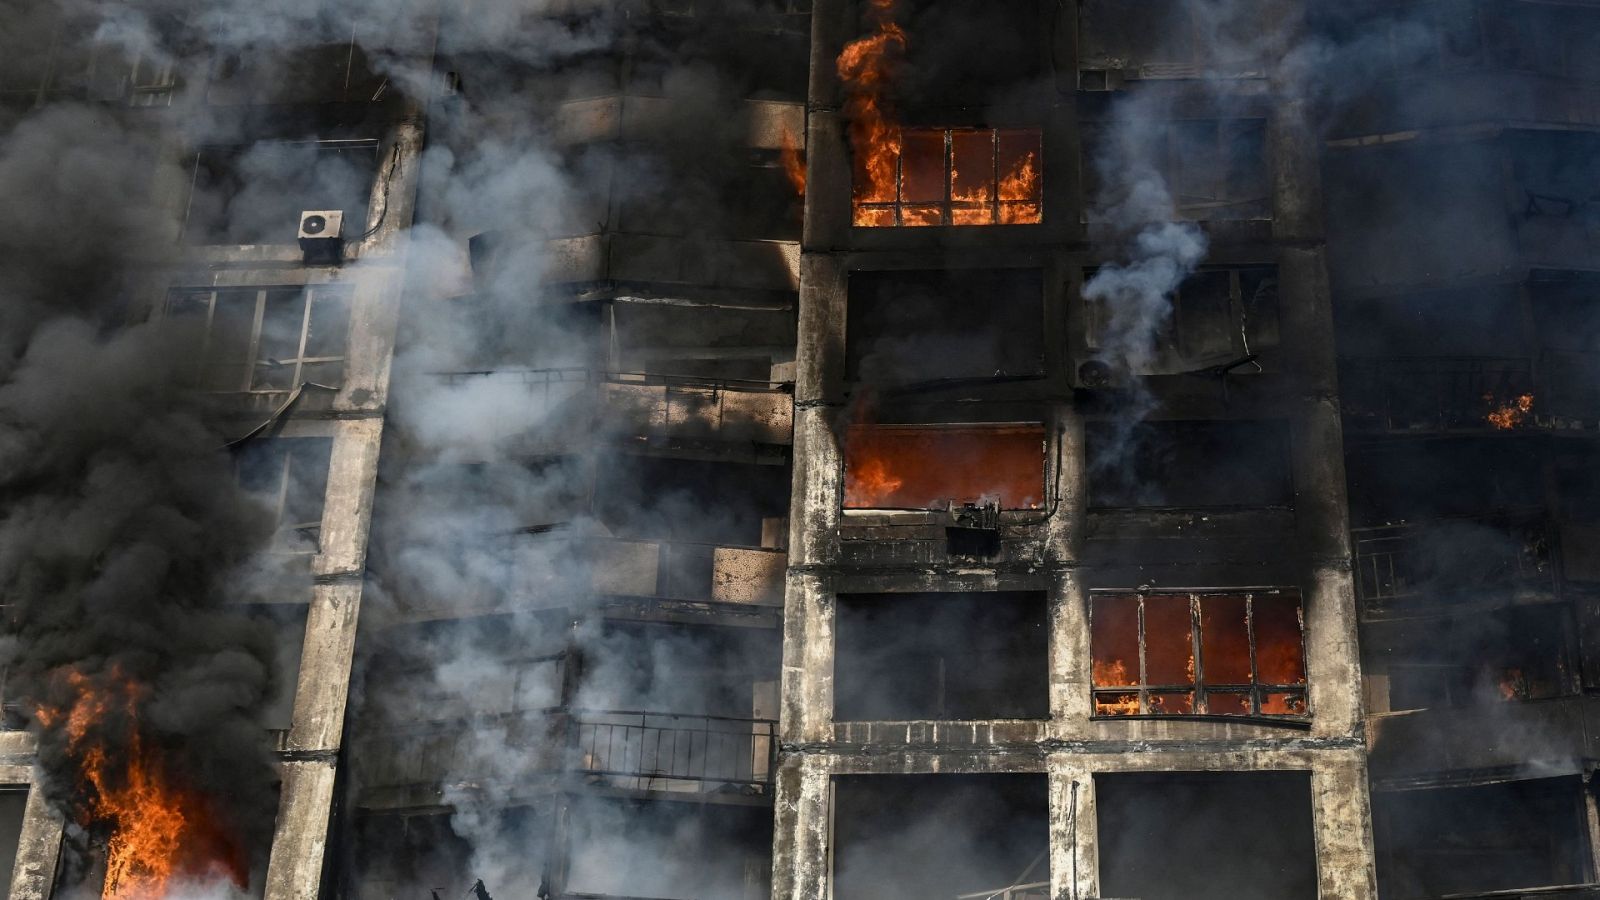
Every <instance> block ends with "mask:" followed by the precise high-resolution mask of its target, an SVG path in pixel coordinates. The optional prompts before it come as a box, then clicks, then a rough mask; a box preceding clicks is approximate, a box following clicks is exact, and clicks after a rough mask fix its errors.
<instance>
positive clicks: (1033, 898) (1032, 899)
mask: <svg viewBox="0 0 1600 900" xmlns="http://www.w3.org/2000/svg"><path fill="white" fill-rule="evenodd" d="M956 900H1050V882H1048V881H1035V882H1033V883H1032V884H1013V885H1009V886H1007V887H1003V888H995V889H994V890H990V891H974V892H973V893H970V894H957V895H956Z"/></svg>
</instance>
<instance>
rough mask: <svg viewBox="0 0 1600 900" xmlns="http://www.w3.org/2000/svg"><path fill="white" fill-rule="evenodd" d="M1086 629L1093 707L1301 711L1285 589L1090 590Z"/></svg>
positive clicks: (1294, 615) (1294, 618)
mask: <svg viewBox="0 0 1600 900" xmlns="http://www.w3.org/2000/svg"><path fill="white" fill-rule="evenodd" d="M1089 633H1090V653H1091V656H1092V657H1093V679H1094V715H1096V716H1139V715H1147V716H1187V715H1213V716H1265V717H1271V718H1304V717H1305V716H1306V715H1308V712H1309V710H1308V709H1307V706H1306V664H1305V639H1304V623H1303V615H1302V610H1301V604H1300V596H1299V595H1298V594H1297V593H1294V592H1292V591H1277V590H1263V591H1247V592H1226V593H1220V592H1219V593H1167V594H1119V593H1100V594H1095V595H1094V596H1093V598H1092V599H1091V603H1090V613H1089Z"/></svg>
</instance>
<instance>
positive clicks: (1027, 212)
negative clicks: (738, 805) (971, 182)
mask: <svg viewBox="0 0 1600 900" xmlns="http://www.w3.org/2000/svg"><path fill="white" fill-rule="evenodd" d="M1038 196H1039V166H1038V156H1037V154H1035V153H1034V152H1033V151H1031V150H1030V151H1028V152H1027V153H1026V154H1024V155H1023V156H1022V158H1021V159H1018V160H1017V162H1016V164H1015V165H1014V166H1012V168H1011V171H1009V172H1007V173H1006V174H1005V175H1003V176H1001V178H1000V224H1002V225H1029V224H1033V223H1036V222H1038V221H1039V203H1038V201H1037V198H1038ZM1021 201H1031V202H1021Z"/></svg>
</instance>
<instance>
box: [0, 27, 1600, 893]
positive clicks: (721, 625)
mask: <svg viewBox="0 0 1600 900" xmlns="http://www.w3.org/2000/svg"><path fill="white" fill-rule="evenodd" d="M335 6H337V4H335ZM1200 6H1205V7H1206V8H1205V9H1203V10H1198V9H1196V8H1193V7H1195V5H1194V4H1185V3H1182V2H1170V3H1169V2H1163V3H1154V4H1152V3H1148V2H1143V0H1141V2H1127V0H1078V2H1076V3H1070V4H1061V3H1052V2H1035V0H1008V2H1004V3H994V2H989V3H980V2H976V0H939V2H937V3H922V2H911V0H902V2H900V3H894V4H885V3H876V2H872V0H860V2H858V0H806V2H800V0H772V2H766V0H762V2H749V3H739V4H733V5H732V6H730V8H726V9H724V8H721V7H716V8H713V6H712V5H711V4H708V3H704V2H701V0H684V2H680V0H649V2H638V3H587V2H578V0H573V2H566V3H559V4H550V5H548V8H546V7H541V8H539V9H534V10H524V9H520V8H519V9H516V10H511V11H508V10H507V9H502V8H500V7H498V6H496V7H495V8H493V9H489V8H484V7H482V6H480V5H475V4H458V5H457V6H456V7H452V8H437V9H435V8H433V7H431V6H428V5H426V4H424V5H421V6H419V7H416V8H412V7H407V8H406V9H405V10H404V12H403V13H402V12H396V11H394V10H388V9H385V10H382V11H381V12H380V11H379V10H376V9H371V8H366V9H364V12H365V14H366V15H365V17H362V16H357V17H356V18H355V19H354V20H351V21H349V22H348V23H346V24H348V25H349V29H350V31H351V33H353V34H354V37H353V38H351V39H349V40H337V41H331V42H320V41H317V42H306V43H307V44H308V45H307V46H298V45H297V46H295V47H293V48H290V49H281V50H280V49H279V48H274V49H272V50H271V51H268V50H259V52H254V53H242V54H241V53H240V52H238V49H237V48H231V49H228V50H227V51H226V52H225V51H223V50H217V51H216V52H211V51H209V50H205V49H199V48H195V47H190V48H189V50H188V54H187V55H178V56H176V57H173V58H168V57H167V56H163V58H162V60H161V61H160V63H159V64H154V63H152V62H151V61H150V60H148V59H143V58H140V57H137V56H134V57H131V58H129V57H126V56H125V55H117V54H111V53H108V52H98V55H97V51H94V50H93V47H94V46H95V41H94V40H93V39H92V38H93V36H95V35H96V34H100V32H97V31H96V28H95V26H94V23H92V22H85V21H70V20H68V19H63V20H62V21H59V22H57V23H56V24H55V25H54V26H52V27H53V28H54V29H55V30H53V31H50V32H49V33H48V34H42V35H41V36H40V39H39V40H37V41H34V42H33V43H34V44H35V45H36V46H37V47H38V48H40V49H39V51H38V52H37V53H36V54H33V55H30V56H29V57H28V58H27V59H25V60H22V61H20V62H18V63H16V64H14V65H13V64H12V63H10V62H7V61H0V73H3V74H4V76H5V79H6V80H5V81H3V82H0V98H3V99H4V101H5V102H6V103H7V104H8V106H7V109H8V110H12V111H13V112H15V115H16V117H18V120H20V119H21V118H23V117H26V116H28V115H37V114H38V113H39V112H40V111H41V110H46V109H49V108H51V107H52V106H63V105H66V106H71V105H83V106H88V107H89V108H94V109H103V110H112V111H114V112H115V115H116V116H118V117H133V118H134V119H135V120H136V121H137V122H139V123H140V124H139V127H140V128H141V129H143V130H145V131H147V132H148V133H151V134H156V135H159V136H160V142H159V143H160V147H161V150H160V155H162V156H163V157H165V158H170V159H175V160H180V161H182V164H181V165H180V166H178V167H177V168H167V169H164V170H163V171H164V172H166V176H165V180H157V181H155V182H154V184H153V186H152V188H151V194H152V196H153V197H154V198H155V200H154V205H155V206H157V207H159V208H161V209H163V210H166V211H167V214H166V215H165V216H164V218H163V221H164V222H165V223H166V225H167V227H168V228H169V230H170V231H171V234H170V235H167V236H166V238H164V240H163V245H164V246H165V245H170V247H171V250H170V252H166V253H163V254H157V255H156V256H155V258H151V259H148V260H143V261H142V262H141V265H140V266H139V267H137V270H136V271H135V272H134V273H132V274H131V275H130V276H128V278H127V282H128V284H129V287H128V288H127V290H126V296H127V297H128V298H129V299H128V303H127V312H126V315H127V317H128V318H129V319H131V320H134V321H145V320H150V319H156V320H160V319H171V320H173V321H174V322H180V323H188V324H189V325H190V326H197V327H198V330H199V332H200V333H201V335H202V343H201V344H200V346H199V347H197V349H196V350H195V354H194V356H195V368H196V370H197V372H196V375H195V377H196V379H197V380H198V385H199V387H200V388H202V389H203V390H204V391H205V392H206V394H207V397H208V401H209V404H210V406H209V408H210V418H211V419H212V420H214V422H215V423H216V424H217V427H218V428H219V429H220V430H221V431H222V432H223V433H224V434H226V435H227V436H228V438H229V440H230V444H229V448H228V453H229V454H230V458H231V459H232V460H233V464H234V466H235V468H236V470H237V472H238V481H239V486H240V488H241V489H242V490H243V491H245V492H246V493H249V494H251V495H254V496H256V497H258V498H260V502H261V503H263V504H265V505H266V506H267V507H269V508H270V509H271V510H272V511H273V514H274V516H275V517H276V518H275V521H276V523H277V526H278V528H277V532H276V535H275V536H274V538H273V539H272V542H271V546H270V547H269V548H266V549H265V551H264V552H263V553H262V554H261V556H262V558H263V559H264V563H263V564H262V565H261V566H260V567H259V568H260V569H261V570H262V573H261V574H260V577H254V578H252V579H250V582H249V588H248V589H247V590H241V591H240V596H239V597H238V598H236V601H237V605H238V607H239V609H240V612H241V614H245V615H249V616H253V617H257V618H261V619H264V620H266V621H270V622H271V623H273V627H275V628H276V629H277V630H278V631H279V632H280V633H281V635H282V650H281V652H280V655H279V663H280V664H279V669H280V671H279V673H278V675H277V680H278V682H279V683H280V684H281V685H282V689H281V690H280V691H279V693H278V696H277V698H276V700H275V702H274V703H273V704H271V705H270V708H269V709H268V710H266V712H265V713H264V714H263V718H264V721H263V723H262V724H263V727H264V729H266V730H267V734H266V735H265V736H264V737H263V741H264V743H270V744H271V745H272V748H273V749H272V753H273V758H274V763H275V765H276V768H277V770H278V772H279V787H278V791H279V801H278V804H279V805H278V809H277V814H276V819H275V823H274V825H273V827H272V829H271V834H272V837H271V841H270V845H269V846H262V847H260V848H257V850H256V851H255V854H254V856H255V860H256V863H257V865H256V869H257V871H255V872H254V873H252V877H251V885H250V890H249V893H250V894H252V895H255V896H261V897H266V898H270V900H290V898H294V900H312V898H322V897H342V898H351V900H355V898H362V900H366V898H373V900H377V898H396V897H409V896H414V897H419V898H420V897H426V896H428V895H429V894H428V892H429V891H435V892H437V894H436V896H440V897H445V896H459V895H461V894H463V893H465V892H469V891H471V890H472V889H473V887H474V885H475V884H476V885H477V886H478V889H479V890H480V891H482V893H480V896H483V895H484V894H490V893H492V895H493V896H496V897H499V898H501V900H504V898H506V897H512V898H518V897H530V898H531V897H561V898H605V897H615V898H688V897H697V898H703V900H711V898H715V900H731V898H739V900H752V898H763V900H764V898H771V900H778V898H785V900H801V898H806V900H819V898H835V900H856V898H883V897H899V896H906V897H910V896H919V897H920V896H950V897H954V898H996V897H1004V898H1008V900H1034V898H1044V897H1048V898H1053V900H1066V898H1070V900H1091V898H1098V897H1144V898H1146V900H1155V898H1162V897H1166V898H1180V897H1181V898H1206V897H1218V898H1222V897H1227V898H1237V897H1262V898H1268V897H1270V898H1274V900H1285V898H1296V897H1305V898H1309V897H1319V898H1341V900H1343V898H1357V900H1360V898H1375V897H1379V896H1382V897H1385V898H1402V900H1404V898H1413V897H1445V896H1450V897H1465V896H1478V895H1489V894H1492V895H1493V896H1518V897H1520V896H1524V895H1526V896H1560V897H1587V896H1600V887H1596V885H1597V884H1600V874H1597V872H1600V869H1597V866H1600V813H1597V811H1596V810H1597V804H1596V799H1595V797H1596V794H1595V792H1594V789H1593V788H1592V787H1591V779H1590V775H1591V773H1592V768H1593V766H1592V762H1593V760H1594V759H1595V758H1596V757H1597V751H1596V750H1595V749H1594V748H1593V747H1592V746H1591V743H1592V738H1591V737H1590V736H1589V732H1590V730H1591V729H1590V728H1589V727H1588V723H1589V722H1590V721H1591V719H1592V717H1593V715H1594V704H1593V697H1592V694H1593V690H1594V689H1595V688H1596V687H1597V686H1600V674H1597V673H1600V657H1596V655H1595V653H1594V647H1593V646H1592V645H1593V644H1594V642H1595V639H1596V634H1595V628H1594V626H1595V623H1596V622H1597V621H1600V618H1597V617H1596V615H1595V610H1594V609H1592V607H1593V606H1594V603H1595V600H1596V597H1595V591H1594V585H1593V582H1594V581H1595V580H1596V578H1600V575H1597V573H1596V571H1595V567H1594V566H1592V565H1590V564H1589V563H1588V562H1587V561H1586V560H1587V557H1588V555H1589V553H1590V550H1591V549H1593V546H1592V545H1593V542H1594V540H1595V539H1596V537H1597V535H1600V531H1597V530H1596V522H1595V513H1594V512H1593V509H1594V503H1593V501H1595V500H1597V499H1600V497H1597V496H1596V490H1595V483H1594V476H1593V475H1592V474H1590V473H1591V472H1592V470H1593V468H1594V464H1595V463H1596V462H1597V461H1600V460H1597V456H1596V453H1595V450H1594V446H1593V440H1594V437H1595V432H1596V429H1597V427H1600V425H1597V421H1600V420H1597V418H1596V415H1595V408H1596V407H1595V401H1596V399H1600V398H1597V397H1596V396H1595V392H1594V391H1593V389H1592V388H1591V387H1590V385H1591V382H1592V379H1593V378H1594V377H1595V376H1596V375H1600V369H1597V367H1596V366H1595V365H1594V364H1593V354H1594V353H1595V352H1596V347H1595V339H1596V338H1595V332H1594V328H1593V326H1592V322H1594V321H1596V319H1595V313H1594V312H1593V311H1592V310H1590V309H1588V308H1587V304H1588V303H1589V302H1592V301H1591V298H1590V296H1589V294H1590V292H1591V291H1592V289H1593V288H1594V287H1596V286H1597V285H1600V282H1597V281H1596V280H1595V276H1594V272H1595V270H1596V269H1597V265H1596V260H1597V257H1596V253H1595V250H1594V247H1593V241H1592V234H1591V233H1590V232H1591V231H1592V228H1591V227H1590V223H1589V219H1588V212H1587V209H1588V207H1589V206H1590V205H1592V199H1593V198H1592V194H1593V190H1594V188H1593V185H1594V182H1595V178H1594V176H1595V175H1596V174H1597V173H1595V172H1594V171H1593V162H1592V157H1594V156H1595V153H1594V151H1595V150H1596V149H1600V145H1596V143H1595V133H1596V128H1597V127H1600V123H1597V122H1595V121H1594V116H1593V115H1592V114H1591V110H1592V108H1593V106H1594V104H1593V102H1592V101H1593V99H1594V97H1593V96H1592V95H1593V94H1594V90H1595V83H1596V79H1597V78H1600V73H1596V72H1595V71H1594V70H1593V64H1592V63H1590V62H1589V61H1588V57H1590V56H1593V54H1592V53H1585V52H1584V51H1585V50H1586V49H1587V48H1588V47H1589V46H1590V45H1592V43H1593V42H1594V41H1596V40H1600V7H1590V6H1588V5H1586V4H1583V3H1576V2H1575V3H1571V4H1566V5H1561V6H1556V5H1550V4H1542V3H1534V2H1522V0H1497V2H1487V0H1484V2H1477V0H1471V2H1469V0H1462V2H1460V3H1446V4H1389V3H1382V2H1373V3H1362V4H1354V5H1351V4H1340V5H1339V8H1338V9H1331V8H1324V7H1325V6H1326V5H1325V4H1315V3H1302V2H1298V0H1261V2H1260V3H1243V2H1240V3H1219V4H1200ZM885 10H887V12H885ZM386 17H392V18H393V19H397V20H401V21H402V22H403V24H404V27H394V28H389V29H386V28H384V27H379V24H378V22H377V20H379V19H384V18H386ZM341 21H343V20H341ZM885 22H888V23H890V24H891V25H892V26H893V28H898V29H900V30H901V37H900V38H894V37H892V36H891V37H890V38H888V39H886V43H888V44H893V45H895V46H894V47H893V48H892V49H893V50H894V53H895V58H894V59H893V65H892V66H891V67H890V68H889V69H888V71H892V73H893V74H894V78H893V79H892V80H891V81H890V83H889V84H888V86H887V87H883V88H881V90H880V93H879V95H877V96H876V97H875V100H876V101H881V102H882V103H883V106H884V110H880V114H881V115H883V116H884V119H885V121H887V122H888V123H889V126H890V128H889V131H890V132H892V134H893V135H894V137H893V141H894V146H895V150H894V153H893V156H892V161H891V163H890V167H889V169H887V170H886V171H888V172H889V173H890V174H889V176H888V178H889V184H890V191H889V193H887V194H883V193H874V190H873V189H871V187H870V186H867V187H864V186H863V179H864V178H866V177H867V175H869V174H870V172H867V174H864V172H866V171H867V170H866V169H865V167H864V164H863V159H864V157H865V155H866V154H867V152H868V149H869V148H868V147H867V146H866V145H864V143H863V140H864V138H863V135H862V132H861V129H860V128H859V122H860V120H861V118H862V112H861V105H860V101H861V97H860V93H861V90H862V88H861V86H860V84H859V83H856V82H855V81H853V80H852V78H853V77H854V76H852V75H851V74H850V72H849V71H847V69H846V67H843V66H841V64H840V62H839V61H840V59H841V58H842V57H844V56H847V55H848V54H849V53H851V52H852V48H857V47H858V46H859V45H858V42H859V41H861V40H862V39H863V38H864V37H867V36H870V35H872V34H873V33H874V30H875V29H878V31H879V33H884V34H891V32H890V31H889V26H887V25H885ZM388 24H390V25H394V22H392V21H391V22H389V23H388ZM340 27H341V28H342V27H343V25H341V26H340ZM341 33H342V32H341ZM552 35H553V36H552ZM524 37H526V39H525V40H524V39H523V38H524ZM1585 41H1588V42H1589V43H1588V44H1586V43H1585ZM1376 44H1382V45H1383V46H1384V47H1385V48H1387V49H1383V50H1381V51H1379V50H1374V49H1372V47H1373V46H1374V45H1376ZM79 48H81V52H80V50H79ZM1352 48H1358V49H1352ZM257 49H259V48H257ZM1345 55H1353V56H1355V57H1356V58H1358V59H1359V60H1360V61H1361V66H1362V67H1363V71H1362V72H1361V75H1362V77H1361V78H1360V79H1358V84H1357V85H1356V86H1355V87H1350V86H1348V85H1347V86H1345V87H1344V88H1343V89H1340V90H1329V89H1328V88H1327V86H1326V84H1325V83H1324V82H1325V81H1326V80H1329V79H1327V78H1325V79H1322V80H1318V79H1316V78H1310V77H1308V75H1307V70H1315V69H1316V68H1317V67H1318V66H1319V65H1322V66H1327V67H1328V68H1330V69H1337V68H1338V65H1340V63H1338V62H1337V61H1338V60H1342V59H1343V58H1344V56H1345ZM35 57H36V58H35ZM1329 59H1332V60H1335V62H1333V63H1330V62H1327V60H1329ZM1374 59H1380V60H1382V61H1383V65H1382V66H1369V65H1367V64H1368V63H1370V62H1371V61H1372V60H1374ZM13 69H15V71H12V70H13ZM1339 71H1344V70H1339ZM308 73H312V74H308ZM8 121H10V120H8ZM985 170H986V171H987V172H988V173H989V174H988V175H986V176H976V178H975V176H973V175H972V174H971V173H972V172H973V171H985ZM174 173H176V175H177V176H178V177H174ZM961 173H966V174H964V175H963V174H961ZM1129 173H1132V174H1129ZM1022 174H1027V175H1028V179H1029V180H1028V181H1027V186H1025V187H1021V188H1018V187H1016V186H1015V185H1011V186H1008V184H1007V182H1008V180H1011V179H1013V176H1017V177H1019V178H1020V176H1021V175H1022ZM974 179H975V180H974ZM1152 184H1153V185H1156V186H1157V187H1158V189H1159V192H1160V194H1161V196H1162V197H1164V198H1165V200H1163V201H1161V202H1159V203H1156V204H1155V207H1160V208H1161V210H1162V211H1161V212H1160V213H1156V214H1152V213H1151V212H1150V210H1151V209H1152V208H1155V207H1152V206H1148V205H1144V206H1141V205H1140V204H1139V203H1137V202H1133V201H1131V200H1130V199H1129V198H1130V197H1138V196H1142V195H1143V194H1144V191H1145V190H1146V189H1148V188H1149V187H1150V185H1152ZM1008 191H1009V193H1008ZM303 212H311V213H318V214H321V215H323V216H324V217H326V216H327V214H329V213H333V212H337V213H340V214H342V217H343V224H342V232H340V233H341V234H342V240H340V241H333V242H329V241H327V240H324V239H322V238H320V237H319V232H318V230H317V229H316V227H315V226H313V227H312V229H311V231H310V233H305V231H306V223H305V221H304V217H303V215H302V213H303ZM335 227H336V228H337V227H338V226H335ZM1133 307H1138V309H1137V311H1136V312H1133V313H1130V312H1129V309H1131V308H1133ZM369 545H370V550H371V552H370V554H369ZM12 724H14V725H15V724H17V723H12ZM0 744H3V749H0V756H3V757H4V758H3V759H0V763H3V767H0V781H3V782H4V783H5V784H6V785H7V786H10V787H12V788H14V790H12V791H10V792H9V793H0V837H3V838H4V839H5V841H6V842H7V843H10V842H12V841H13V840H14V842H15V846H16V856H15V863H14V866H13V871H14V874H13V878H12V882H11V892H10V896H11V897H13V898H19V900H44V898H48V897H52V896H54V897H58V898H62V897H66V896H69V894H70V892H72V891H74V890H81V889H82V885H83V884H84V883H86V882H87V881H88V880H92V878H94V877H95V875H96V873H95V872H94V871H93V869H92V868H91V869H90V871H89V873H88V874H87V875H86V874H85V873H84V872H82V871H80V870H79V869H78V868H75V867H74V866H73V865H72V864H69V858H71V857H72V856H73V854H74V853H77V852H79V851H80V850H81V848H80V847H79V846H78V844H76V843H74V841H76V840H77V838H76V837H75V832H74V831H73V829H72V828H71V827H68V826H64V825H63V823H62V821H61V819H60V816H59V813H58V812H57V811H55V810H53V809H51V808H50V806H49V804H47V803H46V802H45V799H44V796H43V793H42V792H41V791H40V790H38V789H36V788H37V782H38V780H39V778H40V777H41V776H40V775H39V774H38V772H39V767H38V766H37V765H35V763H36V759H37V757H36V754H37V753H38V752H39V751H38V750H37V746H38V745H37V742H36V739H35V735H34V732H32V731H29V730H26V729H24V728H21V727H18V728H16V730H8V731H5V732H3V733H0ZM30 785H31V786H33V787H34V788H35V789H33V790H29V791H28V792H27V794H26V797H25V798H24V796H23V794H22V791H23V790H26V789H27V788H29V786H30ZM90 855H92V850H91V854H90ZM1495 892H1502V893H1495ZM228 896H232V895H228Z"/></svg>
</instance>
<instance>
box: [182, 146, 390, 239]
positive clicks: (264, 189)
mask: <svg viewBox="0 0 1600 900" xmlns="http://www.w3.org/2000/svg"><path fill="white" fill-rule="evenodd" d="M377 172H378V144H377V142H376V141H370V140H329V141H260V142H258V143H255V144H251V145H248V146H224V147H206V148H202V149H201V150H200V151H198V152H197V153H196V154H195V158H194V163H193V187H192V190H191V191H190V197H189V209H188V216H187V218H186V220H185V222H184V231H183V234H184V240H185V241H187V242H189V243H211V244H288V243H293V242H294V240H295V236H296V235H297V234H298V233H299V223H300V213H301V212H302V211H304V210H314V209H315V210H335V209H336V210H341V211H343V213H344V235H345V237H346V238H353V237H355V236H357V235H360V234H361V232H363V231H365V230H366V227H367V201H368V199H369V198H370V197H371V194H372V187H373V182H374V179H375V177H376V175H377Z"/></svg>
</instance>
